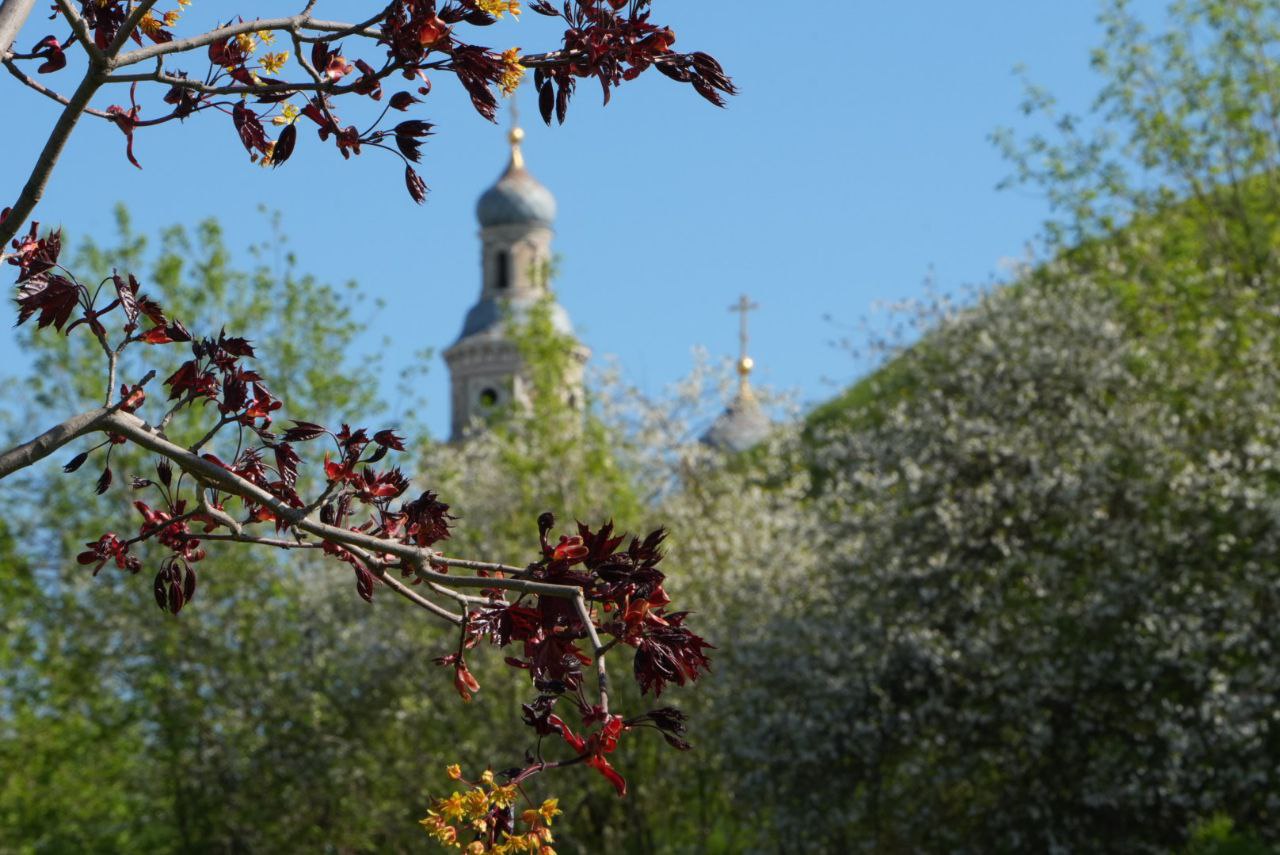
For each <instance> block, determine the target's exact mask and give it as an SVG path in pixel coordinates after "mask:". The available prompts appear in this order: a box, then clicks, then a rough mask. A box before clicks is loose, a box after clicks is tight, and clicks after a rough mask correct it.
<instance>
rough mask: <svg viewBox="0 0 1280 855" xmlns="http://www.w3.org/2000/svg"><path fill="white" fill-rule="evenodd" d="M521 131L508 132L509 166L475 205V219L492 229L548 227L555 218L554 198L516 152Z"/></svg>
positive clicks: (521, 154)
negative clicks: (526, 226)
mask: <svg viewBox="0 0 1280 855" xmlns="http://www.w3.org/2000/svg"><path fill="white" fill-rule="evenodd" d="M523 139H524V131H522V130H521V129H520V128H515V129H513V130H512V131H511V163H510V164H509V165H508V166H507V171H506V172H504V173H503V174H502V177H501V178H499V179H498V183H496V184H494V185H493V186H492V187H490V188H489V189H488V190H486V191H485V192H484V195H482V196H481V197H480V201H479V202H477V203H476V218H477V219H478V220H479V221H480V225H481V226H482V227H484V228H490V227H493V226H516V225H529V226H550V225H551V224H552V223H553V222H554V221H555V218H556V197H555V196H552V195H551V191H550V190H548V189H547V188H546V187H544V186H543V185H542V184H541V183H540V182H539V181H538V179H536V178H534V177H533V175H531V174H530V173H529V170H527V169H526V168H525V165H524V155H523V153H522V152H521V151H520V141H521V140H523Z"/></svg>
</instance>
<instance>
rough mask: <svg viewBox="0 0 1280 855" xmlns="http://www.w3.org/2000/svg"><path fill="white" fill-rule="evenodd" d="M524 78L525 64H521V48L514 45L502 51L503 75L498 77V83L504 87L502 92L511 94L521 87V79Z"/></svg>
mask: <svg viewBox="0 0 1280 855" xmlns="http://www.w3.org/2000/svg"><path fill="white" fill-rule="evenodd" d="M521 80H524V66H523V65H521V64H520V48H518V47H514V48H511V49H510V50H504V51H503V52H502V77H500V78H499V79H498V85H499V86H500V87H502V94H504V95H510V94H511V93H512V92H515V91H516V89H518V88H519V87H520V81H521Z"/></svg>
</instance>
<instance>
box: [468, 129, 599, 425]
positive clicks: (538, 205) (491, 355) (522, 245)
mask: <svg viewBox="0 0 1280 855" xmlns="http://www.w3.org/2000/svg"><path fill="white" fill-rule="evenodd" d="M523 140H524V131H523V130H521V129H520V128H519V127H514V128H512V130H511V134H510V142H511V160H510V162H509V163H508V164H507V168H506V171H505V172H503V173H502V175H501V176H500V177H499V178H498V181H497V183H496V184H494V185H493V186H492V187H490V188H489V189H488V190H486V191H485V192H484V194H483V195H482V196H481V197H480V200H479V202H478V203H477V204H476V217H477V219H478V220H479V221H480V243H481V250H480V252H481V256H480V268H481V279H480V298H479V299H478V300H477V301H476V303H475V305H474V306H472V307H471V309H470V311H468V312H467V317H466V321H465V322H464V323H463V325H462V333H461V334H460V335H459V336H458V340H457V341H455V342H454V343H453V344H452V345H451V346H450V347H449V348H448V349H447V350H445V352H444V359H445V362H446V363H447V364H448V367H449V381H450V388H451V399H452V401H451V402H452V413H453V417H452V423H451V439H452V440H453V441H455V442H456V441H458V440H461V439H463V438H465V437H466V435H467V433H468V431H469V430H471V429H472V427H473V426H476V425H481V424H483V422H484V420H485V419H486V418H487V417H488V416H490V415H492V414H493V413H495V412H497V411H498V410H499V409H501V408H504V407H509V406H524V405H527V404H528V401H529V396H528V388H529V387H528V383H527V380H526V379H525V378H524V376H523V372H522V359H521V356H520V351H519V348H518V347H517V345H516V343H515V342H514V341H512V340H511V338H510V336H509V331H510V330H509V325H510V324H512V323H519V322H520V321H521V320H522V318H524V317H525V316H526V315H527V314H528V312H529V310H530V309H531V308H532V307H533V306H534V305H536V304H537V303H538V302H539V301H541V300H545V299H547V298H548V297H549V295H550V283H549V282H548V281H547V280H548V278H549V277H548V271H549V270H550V266H551V261H552V253H551V238H552V235H553V231H552V224H553V222H554V221H555V216H556V200H555V197H554V196H552V195H551V191H550V190H548V189H547V188H546V187H544V186H543V185H542V184H541V183H539V182H538V180H537V179H536V178H534V177H533V175H531V174H530V173H529V170H528V169H527V168H526V167H525V161H524V153H523V151H522V150H521V142H522V141H523ZM551 320H552V323H553V324H554V325H555V327H556V329H557V330H558V331H559V332H561V333H564V334H566V335H567V336H568V337H570V338H571V339H572V341H573V345H572V347H573V351H572V357H573V358H572V359H570V360H569V364H570V374H571V376H569V377H566V378H565V384H564V386H565V389H566V390H568V393H567V401H566V403H567V404H568V405H570V406H578V405H580V402H581V400H582V392H581V387H582V370H583V366H584V364H585V363H586V360H587V357H588V356H589V355H590V351H589V350H587V348H586V347H584V346H583V345H582V344H580V343H579V342H578V341H577V339H576V338H573V326H572V325H571V324H570V322H569V315H568V313H567V312H565V310H564V308H563V307H562V306H560V305H559V303H552V304H551Z"/></svg>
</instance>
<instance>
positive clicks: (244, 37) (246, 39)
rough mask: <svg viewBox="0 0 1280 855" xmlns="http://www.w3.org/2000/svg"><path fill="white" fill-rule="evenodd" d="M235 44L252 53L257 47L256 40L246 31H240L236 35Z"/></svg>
mask: <svg viewBox="0 0 1280 855" xmlns="http://www.w3.org/2000/svg"><path fill="white" fill-rule="evenodd" d="M236 44H237V45H239V46H240V50H242V51H244V52H245V53H246V54H250V53H253V52H254V51H255V50H257V49H258V40H257V39H255V38H254V37H253V36H251V35H249V34H248V33H241V34H240V35H238V36H236Z"/></svg>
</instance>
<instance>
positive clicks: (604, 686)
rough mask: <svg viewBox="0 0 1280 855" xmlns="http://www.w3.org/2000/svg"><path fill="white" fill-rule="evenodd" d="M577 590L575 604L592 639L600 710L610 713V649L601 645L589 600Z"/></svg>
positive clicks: (588, 636) (580, 590) (592, 654)
mask: <svg viewBox="0 0 1280 855" xmlns="http://www.w3.org/2000/svg"><path fill="white" fill-rule="evenodd" d="M576 590H577V592H578V593H577V595H576V596H575V597H574V598H573V604H574V605H575V606H576V607H577V609H578V617H579V618H580V619H581V620H582V625H583V626H585V627H586V628H587V638H589V639H591V658H593V659H595V661H596V688H597V689H598V690H599V692H600V709H601V710H603V711H604V712H605V713H608V712H609V672H608V671H607V670H606V669H605V664H604V655H605V654H606V653H608V652H609V648H608V647H605V646H604V645H603V644H601V643H600V634H599V633H598V632H596V625H595V622H594V621H592V620H591V611H590V609H588V608H587V598H586V597H584V596H583V595H582V589H581V588H577V589H576Z"/></svg>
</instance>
